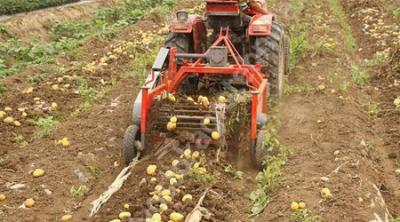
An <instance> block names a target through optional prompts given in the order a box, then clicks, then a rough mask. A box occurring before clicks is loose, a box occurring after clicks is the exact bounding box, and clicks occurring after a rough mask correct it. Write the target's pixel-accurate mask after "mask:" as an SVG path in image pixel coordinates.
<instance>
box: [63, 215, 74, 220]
mask: <svg viewBox="0 0 400 222" xmlns="http://www.w3.org/2000/svg"><path fill="white" fill-rule="evenodd" d="M71 220H72V215H69V214H67V215H64V216H62V217H61V221H71Z"/></svg>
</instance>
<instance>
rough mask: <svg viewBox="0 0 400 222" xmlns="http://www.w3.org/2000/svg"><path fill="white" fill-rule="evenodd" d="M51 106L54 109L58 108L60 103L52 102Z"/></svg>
mask: <svg viewBox="0 0 400 222" xmlns="http://www.w3.org/2000/svg"><path fill="white" fill-rule="evenodd" d="M51 108H52V109H53V110H57V108H58V104H57V103H54V102H53V103H51Z"/></svg>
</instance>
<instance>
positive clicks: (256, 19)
mask: <svg viewBox="0 0 400 222" xmlns="http://www.w3.org/2000/svg"><path fill="white" fill-rule="evenodd" d="M274 20H275V16H274V15H255V16H253V17H252V18H251V20H250V23H249V28H248V34H249V36H269V35H270V34H271V33H272V21H274Z"/></svg>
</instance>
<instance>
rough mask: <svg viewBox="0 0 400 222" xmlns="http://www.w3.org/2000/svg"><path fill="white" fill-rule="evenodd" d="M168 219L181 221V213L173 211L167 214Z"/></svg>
mask: <svg viewBox="0 0 400 222" xmlns="http://www.w3.org/2000/svg"><path fill="white" fill-rule="evenodd" d="M169 219H170V220H172V221H174V222H181V221H183V215H182V214H180V213H177V212H173V213H171V214H170V215H169Z"/></svg>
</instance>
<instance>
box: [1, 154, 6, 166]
mask: <svg viewBox="0 0 400 222" xmlns="http://www.w3.org/2000/svg"><path fill="white" fill-rule="evenodd" d="M7 162H8V156H7V155H2V156H0V166H1V165H4V164H6V163H7Z"/></svg>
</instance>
